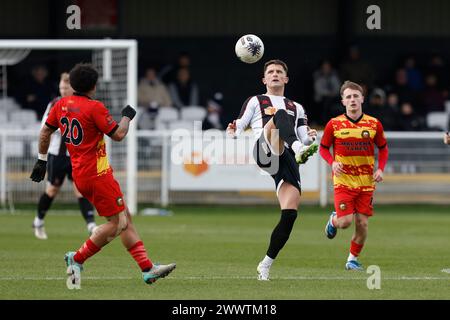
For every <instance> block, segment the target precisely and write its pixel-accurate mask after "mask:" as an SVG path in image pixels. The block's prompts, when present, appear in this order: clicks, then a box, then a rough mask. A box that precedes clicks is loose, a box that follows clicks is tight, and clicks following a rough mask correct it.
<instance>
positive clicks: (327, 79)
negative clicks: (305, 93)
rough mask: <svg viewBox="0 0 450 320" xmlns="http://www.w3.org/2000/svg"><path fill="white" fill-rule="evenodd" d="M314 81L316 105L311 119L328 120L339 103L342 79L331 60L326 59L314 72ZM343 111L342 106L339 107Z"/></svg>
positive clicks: (310, 114)
mask: <svg viewBox="0 0 450 320" xmlns="http://www.w3.org/2000/svg"><path fill="white" fill-rule="evenodd" d="M313 81H314V101H315V102H316V107H315V108H313V109H312V110H311V111H312V112H311V111H310V113H309V116H310V118H311V119H314V120H319V119H321V120H322V121H323V122H326V121H328V119H330V116H331V114H330V113H332V109H333V108H334V106H335V105H338V104H339V89H340V85H341V83H340V80H339V76H338V74H337V72H336V70H334V69H333V67H332V65H331V63H330V61H328V60H324V61H323V62H322V63H321V65H320V68H319V69H318V70H316V71H315V72H314V74H313ZM339 107H340V105H339ZM339 109H340V110H339V111H341V108H339Z"/></svg>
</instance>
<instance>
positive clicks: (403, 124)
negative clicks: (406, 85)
mask: <svg viewBox="0 0 450 320" xmlns="http://www.w3.org/2000/svg"><path fill="white" fill-rule="evenodd" d="M426 129H427V125H426V121H425V118H424V117H422V116H420V115H419V114H417V113H416V112H415V111H414V107H413V105H412V104H411V103H410V102H403V103H402V104H401V106H400V121H399V130H401V131H424V130H426Z"/></svg>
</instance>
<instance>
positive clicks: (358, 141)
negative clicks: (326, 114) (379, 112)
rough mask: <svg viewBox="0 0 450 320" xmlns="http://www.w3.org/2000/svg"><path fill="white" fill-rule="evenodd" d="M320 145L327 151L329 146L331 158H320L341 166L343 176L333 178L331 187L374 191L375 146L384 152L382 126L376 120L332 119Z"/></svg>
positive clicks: (385, 142) (364, 117) (342, 116)
mask: <svg viewBox="0 0 450 320" xmlns="http://www.w3.org/2000/svg"><path fill="white" fill-rule="evenodd" d="M320 144H321V148H325V149H327V151H328V149H329V148H330V147H333V158H331V157H330V159H326V157H324V158H325V159H326V160H327V161H328V162H329V164H330V165H331V164H332V162H333V159H334V161H337V162H341V163H342V164H343V171H344V173H343V174H341V175H339V177H336V176H333V184H334V188H346V189H352V190H359V191H373V190H375V181H374V180H373V171H374V164H375V145H376V146H377V147H378V148H379V149H383V148H386V150H387V141H386V138H385V136H384V130H383V126H382V124H381V122H380V121H379V120H378V119H376V118H374V117H371V116H368V115H366V114H363V115H362V116H361V117H360V118H359V119H357V120H356V121H355V120H352V119H351V118H349V117H347V115H345V114H343V115H340V116H338V117H336V118H333V119H331V120H330V121H329V122H328V123H327V125H326V127H325V130H324V133H323V137H322V140H321V142H320ZM328 153H329V151H328ZM321 154H322V152H321ZM322 156H324V155H323V154H322ZM383 160H384V159H383ZM385 160H387V154H386V159H385ZM385 160H384V161H383V165H382V168H381V169H382V170H383V169H384V163H385Z"/></svg>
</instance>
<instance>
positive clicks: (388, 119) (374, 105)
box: [364, 88, 398, 131]
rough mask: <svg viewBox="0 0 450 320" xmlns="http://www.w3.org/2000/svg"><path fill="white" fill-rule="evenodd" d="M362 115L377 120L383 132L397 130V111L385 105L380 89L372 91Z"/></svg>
mask: <svg viewBox="0 0 450 320" xmlns="http://www.w3.org/2000/svg"><path fill="white" fill-rule="evenodd" d="M364 113H366V114H368V115H370V116H372V117H375V118H377V119H379V120H380V121H381V124H382V125H383V128H384V130H385V131H395V130H397V121H398V115H397V111H396V110H394V109H393V108H391V107H389V106H388V105H387V104H386V94H385V93H384V91H383V90H382V89H379V88H376V89H374V90H373V91H372V94H371V95H370V99H369V105H368V106H367V108H366V110H365V112H364Z"/></svg>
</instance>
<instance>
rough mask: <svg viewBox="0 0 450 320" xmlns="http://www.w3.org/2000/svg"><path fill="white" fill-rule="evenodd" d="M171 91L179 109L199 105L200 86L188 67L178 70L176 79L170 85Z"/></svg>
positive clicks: (175, 104) (174, 102)
mask: <svg viewBox="0 0 450 320" xmlns="http://www.w3.org/2000/svg"><path fill="white" fill-rule="evenodd" d="M169 93H170V96H171V98H172V101H173V104H174V106H175V107H176V108H177V109H181V108H183V107H186V106H198V105H199V93H198V86H197V84H196V83H195V82H194V81H192V79H191V73H190V71H189V69H187V68H181V69H179V70H178V72H177V78H176V80H175V81H174V82H172V83H171V84H170V85H169Z"/></svg>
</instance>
